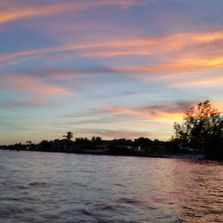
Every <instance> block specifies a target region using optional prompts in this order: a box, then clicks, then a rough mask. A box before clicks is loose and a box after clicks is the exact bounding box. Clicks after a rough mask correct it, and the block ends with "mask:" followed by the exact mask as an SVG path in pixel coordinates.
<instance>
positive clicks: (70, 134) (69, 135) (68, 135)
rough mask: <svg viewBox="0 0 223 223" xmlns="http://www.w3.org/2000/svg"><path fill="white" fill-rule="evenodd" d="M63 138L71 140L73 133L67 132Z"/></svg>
mask: <svg viewBox="0 0 223 223" xmlns="http://www.w3.org/2000/svg"><path fill="white" fill-rule="evenodd" d="M63 137H64V138H66V139H68V140H71V139H72V138H73V132H71V131H69V132H67V134H66V135H63Z"/></svg>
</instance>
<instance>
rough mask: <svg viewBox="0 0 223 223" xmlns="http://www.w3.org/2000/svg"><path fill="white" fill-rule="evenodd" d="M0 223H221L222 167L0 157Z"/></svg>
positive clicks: (57, 157) (177, 162)
mask: <svg viewBox="0 0 223 223" xmlns="http://www.w3.org/2000/svg"><path fill="white" fill-rule="evenodd" d="M0 156H1V159H0V222H4V223H14V222H19V223H26V222H27V223H28V222H29V223H30V222H34V223H37V222H41V223H42V222H55V223H56V222H58V223H60V222H61V223H64V222H66V223H69V222H72V223H73V222H78V223H81V222H140V223H141V222H171V223H172V222H190V223H191V222H223V186H222V185H223V165H222V164H221V163H217V162H209V163H207V162H192V161H188V160H177V159H158V158H137V157H112V156H91V155H75V154H59V153H38V152H9V151H2V152H0Z"/></svg>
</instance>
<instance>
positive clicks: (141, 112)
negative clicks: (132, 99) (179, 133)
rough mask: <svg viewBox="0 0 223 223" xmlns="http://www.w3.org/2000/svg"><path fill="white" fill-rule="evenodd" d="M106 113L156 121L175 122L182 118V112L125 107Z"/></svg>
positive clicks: (110, 109) (115, 108)
mask: <svg viewBox="0 0 223 223" xmlns="http://www.w3.org/2000/svg"><path fill="white" fill-rule="evenodd" d="M105 112H108V113H117V114H126V115H131V116H136V117H138V118H143V119H155V120H157V121H177V120H181V119H182V117H183V112H178V111H169V112H166V111H161V110H160V111H159V110H156V111H154V109H153V108H152V107H151V108H135V109H132V108H126V107H113V108H109V109H107V110H105Z"/></svg>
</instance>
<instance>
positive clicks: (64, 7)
mask: <svg viewBox="0 0 223 223" xmlns="http://www.w3.org/2000/svg"><path fill="white" fill-rule="evenodd" d="M144 2H145V1H142V0H141V1H135V0H128V1H118V0H106V1H103V0H97V1H85V2H83V1H70V2H64V3H61V2H58V1H55V2H54V3H53V4H47V1H46V2H45V3H46V4H44V5H40V6H37V5H36V6H32V5H31V6H26V5H29V3H30V2H29V1H26V2H24V3H23V4H24V6H23V5H22V6H21V5H20V4H19V2H15V5H16V6H17V7H14V6H13V5H10V4H5V8H7V9H5V10H2V11H0V23H7V22H11V21H17V20H20V19H27V18H33V17H43V16H51V15H55V14H60V13H66V12H67V11H72V12H77V13H78V12H82V11H87V10H91V9H95V8H100V7H105V6H118V7H121V8H124V9H128V8H129V7H132V6H135V5H140V4H142V3H144ZM16 3H18V4H16ZM3 6H4V4H3ZM8 6H10V8H12V9H8V8H9V7H8Z"/></svg>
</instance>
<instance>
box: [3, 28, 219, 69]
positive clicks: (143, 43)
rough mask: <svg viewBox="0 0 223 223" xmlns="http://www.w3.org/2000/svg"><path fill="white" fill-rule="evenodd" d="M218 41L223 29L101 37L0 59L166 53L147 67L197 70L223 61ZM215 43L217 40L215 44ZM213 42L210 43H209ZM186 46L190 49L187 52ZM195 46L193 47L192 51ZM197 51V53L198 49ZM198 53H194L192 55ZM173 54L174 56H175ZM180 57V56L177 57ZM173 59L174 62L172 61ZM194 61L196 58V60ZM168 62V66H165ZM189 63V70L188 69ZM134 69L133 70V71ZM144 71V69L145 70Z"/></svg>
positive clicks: (18, 52)
mask: <svg viewBox="0 0 223 223" xmlns="http://www.w3.org/2000/svg"><path fill="white" fill-rule="evenodd" d="M219 41H220V42H221V43H222V42H223V31H221V30H220V31H215V32H212V33H210V32H204V33H179V34H173V35H167V36H161V37H155V38H133V39H129V38H125V39H113V40H100V41H98V42H97V41H96V42H92V41H89V42H77V43H74V44H68V45H61V46H55V47H48V48H42V49H33V50H26V51H16V52H12V53H8V54H2V55H0V61H2V62H7V61H8V62H12V61H15V62H16V61H17V60H18V61H20V59H21V58H24V59H27V60H29V59H30V58H32V57H44V56H46V57H50V55H49V54H51V53H54V55H55V53H63V54H66V53H68V54H71V53H75V55H77V57H83V56H85V57H89V58H113V57H114V58H115V57H129V56H131V57H137V56H152V57H158V58H159V57H160V56H164V55H165V56H167V57H168V63H167V64H158V65H153V66H152V67H151V66H150V67H149V69H148V68H147V69H148V70H149V71H151V72H156V71H157V72H160V71H161V72H162V71H165V70H167V71H168V70H169V71H170V72H172V71H173V70H176V71H179V72H181V71H184V69H185V67H186V68H187V70H194V69H199V68H200V67H203V68H204V67H213V66H218V65H219V64H222V56H219V55H218V54H219V53H220V52H219V45H218V44H219ZM215 42H218V44H217V43H216V46H215ZM212 43H213V44H212ZM200 44H205V45H207V46H208V44H212V45H213V46H212V47H213V49H212V51H213V53H212V54H213V55H211V56H212V58H210V59H208V58H204V57H207V55H206V49H204V50H203V51H202V49H203V48H201V49H200ZM188 47H190V48H189V52H187V51H188ZM194 49H196V50H194ZM198 49H199V50H200V53H199V54H198V53H197V51H199V50H198ZM195 53H196V54H197V55H194V54H195ZM175 54H176V55H175ZM178 58H182V59H178ZM175 60H176V61H175ZM195 60H196V61H195ZM167 65H168V66H167ZM189 65H190V67H191V69H189ZM133 72H135V71H134V70H133ZM145 72H147V71H146V70H145Z"/></svg>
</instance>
